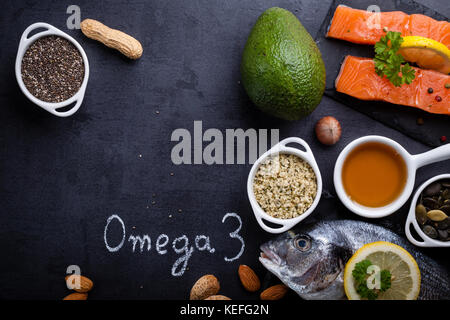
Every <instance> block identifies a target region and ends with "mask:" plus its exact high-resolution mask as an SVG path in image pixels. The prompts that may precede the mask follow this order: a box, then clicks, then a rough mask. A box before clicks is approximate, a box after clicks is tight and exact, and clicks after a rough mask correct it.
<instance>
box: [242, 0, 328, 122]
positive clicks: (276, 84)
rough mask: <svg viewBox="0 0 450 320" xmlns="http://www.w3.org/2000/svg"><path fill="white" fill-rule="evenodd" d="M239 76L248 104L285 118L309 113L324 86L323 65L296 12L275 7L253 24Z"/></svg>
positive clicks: (298, 116)
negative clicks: (250, 103)
mask: <svg viewBox="0 0 450 320" xmlns="http://www.w3.org/2000/svg"><path fill="white" fill-rule="evenodd" d="M241 76H242V84H243V86H244V88H245V91H246V92H247V94H248V96H249V97H250V99H251V100H252V101H253V103H254V104H255V105H256V106H257V107H259V108H260V109H261V110H262V111H264V112H266V113H268V114H270V115H273V116H276V117H279V118H282V119H285V120H298V119H300V118H302V117H305V116H306V115H308V114H310V113H311V112H312V111H313V110H314V109H315V108H316V107H317V105H318V104H319V102H320V100H321V99H322V95H323V92H324V90H325V65H324V63H323V60H322V56H321V54H320V51H319V49H318V48H317V46H316V43H315V42H314V40H313V39H312V37H311V35H310V34H309V33H308V31H306V29H305V28H304V27H303V25H302V24H301V23H300V21H299V20H298V19H297V17H296V16H294V15H293V14H292V13H291V12H289V11H287V10H285V9H281V8H276V7H275V8H270V9H268V10H266V11H265V12H264V13H263V14H261V15H260V16H259V18H258V20H257V21H256V24H255V25H254V26H253V29H252V30H251V32H250V35H249V37H248V40H247V43H246V45H245V48H244V53H243V57H242V63H241Z"/></svg>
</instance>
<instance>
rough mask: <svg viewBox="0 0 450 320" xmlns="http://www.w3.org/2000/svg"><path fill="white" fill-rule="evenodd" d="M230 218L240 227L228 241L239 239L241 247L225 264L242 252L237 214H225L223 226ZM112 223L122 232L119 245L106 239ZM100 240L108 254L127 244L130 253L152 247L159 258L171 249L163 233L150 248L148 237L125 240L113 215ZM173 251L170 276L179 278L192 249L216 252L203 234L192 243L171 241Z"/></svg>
mask: <svg viewBox="0 0 450 320" xmlns="http://www.w3.org/2000/svg"><path fill="white" fill-rule="evenodd" d="M232 218H234V219H236V220H237V222H238V223H239V226H238V228H237V229H236V230H234V231H233V232H230V233H229V236H230V238H231V239H237V240H239V242H240V245H241V247H240V249H239V252H238V254H236V255H235V256H234V257H232V258H229V257H227V256H225V257H224V260H225V261H227V262H231V261H234V260H237V259H239V258H240V257H241V255H242V254H243V252H244V249H245V242H244V239H243V238H242V236H241V235H240V234H239V231H240V230H241V229H242V220H241V217H239V215H238V214H236V213H227V214H226V215H224V217H223V219H222V223H225V221H226V220H227V219H232ZM112 223H118V224H119V226H120V229H121V234H122V237H121V238H120V242H119V243H118V244H114V243H111V241H110V240H109V239H110V233H112V231H111V230H110V226H111V224H112ZM103 240H104V242H105V246H106V249H107V250H108V251H109V252H118V251H119V250H121V249H122V248H123V247H124V246H125V244H126V243H129V244H130V246H131V251H132V252H133V253H144V252H150V251H151V250H152V247H154V249H153V250H154V251H156V252H157V253H158V254H159V255H165V254H167V253H168V249H169V248H170V247H168V245H169V242H170V238H169V236H168V235H167V234H164V233H161V234H159V235H158V237H157V238H156V241H155V242H154V246H152V238H151V236H150V235H148V234H141V235H136V234H130V235H129V236H128V239H127V234H126V228H125V223H124V221H123V220H122V218H121V217H120V216H118V215H116V214H114V215H112V216H110V217H108V219H107V220H106V225H105V230H104V233H103ZM172 250H173V252H175V253H176V254H177V255H178V257H177V259H176V261H175V262H174V263H173V265H172V269H171V274H172V276H174V277H180V276H182V275H183V274H184V273H185V272H186V270H187V268H188V264H189V260H190V259H191V257H192V255H193V253H194V251H195V250H197V251H203V252H206V253H209V254H214V253H216V249H215V248H214V247H213V246H212V244H211V239H210V237H209V236H207V235H204V234H200V235H196V236H195V238H194V241H193V243H191V242H190V241H189V238H188V236H186V235H181V236H179V237H176V238H175V239H174V240H173V241H172Z"/></svg>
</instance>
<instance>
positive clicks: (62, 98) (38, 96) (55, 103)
mask: <svg viewBox="0 0 450 320" xmlns="http://www.w3.org/2000/svg"><path fill="white" fill-rule="evenodd" d="M38 30H39V31H38ZM36 31H37V33H35V34H33V35H31V36H30V34H31V33H32V32H36ZM44 39H56V40H57V41H58V42H59V43H60V45H61V43H62V45H64V48H66V47H70V48H69V49H70V50H71V52H70V51H68V50H65V51H67V52H69V54H70V53H71V54H72V56H71V55H69V54H68V53H67V52H65V53H64V54H65V59H66V60H65V61H60V60H56V62H57V63H58V64H60V65H58V64H54V65H55V66H56V67H59V68H60V69H62V70H65V68H66V65H64V63H67V69H68V70H70V71H72V69H73V68H71V66H73V65H74V64H76V62H79V63H78V65H77V68H78V69H79V70H82V71H83V72H80V73H78V74H66V75H62V76H61V77H58V74H53V73H51V74H48V73H50V72H48V73H47V74H44V75H45V77H43V72H45V70H44V69H45V68H44V67H42V68H39V63H40V61H39V59H40V58H42V57H40V55H41V56H42V54H39V53H44V54H46V55H48V56H49V57H52V56H51V55H50V53H51V52H53V51H52V50H53V48H52V47H51V46H49V47H48V48H47V47H45V48H43V45H41V44H40V43H38V42H36V41H38V40H39V41H41V42H42V41H43V40H44ZM47 42H48V43H49V42H50V41H47ZM33 44H34V47H36V48H35V50H36V52H37V53H38V54H37V55H36V56H35V57H33V56H30V55H31V54H32V53H30V54H29V53H28V52H27V50H28V49H29V48H30V47H31V48H33V47H32V46H33ZM75 49H76V50H75ZM30 50H31V49H30ZM43 50H45V51H43ZM57 54H59V52H57V51H56V55H55V56H54V57H55V59H59V58H60V56H58V55H57ZM24 56H25V57H26V58H27V59H28V60H27V61H26V62H25V63H24V66H23V65H22V63H23V60H24ZM48 56H47V57H45V58H46V59H47V60H48ZM73 56H75V57H74V58H73V59H70V58H71V57H73ZM80 56H81V59H82V60H81V59H80ZM61 57H62V56H61ZM67 58H69V59H67ZM75 58H76V59H75ZM52 59H53V58H52ZM78 60H79V61H78ZM30 61H31V63H30V64H32V63H33V61H34V62H35V65H31V66H30V67H29V69H30V70H35V71H36V77H35V78H36V79H33V75H31V76H29V73H30V72H28V70H26V72H27V73H25V78H26V79H24V74H23V72H24V71H23V69H26V68H27V65H26V63H29V62H30ZM50 62H54V61H52V60H50ZM82 67H84V68H82ZM49 70H51V69H49ZM15 73H16V79H17V83H18V84H19V87H20V89H21V90H22V92H23V93H24V95H25V96H26V97H27V98H28V99H29V100H30V101H32V102H33V103H34V104H36V105H38V106H39V107H41V108H43V109H44V110H46V111H48V112H50V113H52V114H54V115H56V116H58V117H68V116H70V115H72V114H74V113H75V112H76V111H77V110H78V109H79V108H80V106H81V103H82V102H83V98H84V93H85V91H86V86H87V82H88V79H89V62H88V59H87V56H86V53H85V52H84V50H83V48H82V47H81V45H80V44H79V43H78V42H77V41H76V40H75V39H74V38H72V37H71V36H69V35H68V34H66V33H65V32H63V31H61V30H59V29H57V28H55V27H54V26H52V25H50V24H48V23H44V22H37V23H34V24H32V25H30V26H29V27H28V28H27V29H26V30H25V31H24V32H23V34H22V37H21V39H20V43H19V48H18V51H17V56H16V65H15ZM37 78H39V79H37ZM44 78H45V79H44ZM30 79H31V80H30ZM65 79H73V83H70V82H69V83H67V82H65V81H62V80H65ZM40 81H41V82H42V84H46V85H47V86H50V85H52V84H53V85H54V86H55V87H57V89H58V90H63V89H64V90H66V92H65V94H55V93H54V92H51V90H46V88H44V90H43V89H42V88H41V87H39V84H40V83H39V82H40ZM52 82H53V83H52ZM30 83H31V84H30ZM33 84H35V85H36V88H37V89H36V90H35V92H34V93H35V94H34V95H33V94H32V93H31V92H30V90H31V88H32V87H31V86H32V85H33ZM61 88H63V89H61ZM31 91H33V90H31ZM55 92H57V91H56V90H55ZM52 93H53V94H54V99H52V97H51V94H52ZM57 93H58V92H57ZM46 94H47V95H46ZM72 104H73V106H72V107H69V106H70V105H72ZM67 109H68V110H67Z"/></svg>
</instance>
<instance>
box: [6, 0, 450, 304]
mask: <svg viewBox="0 0 450 320" xmlns="http://www.w3.org/2000/svg"><path fill="white" fill-rule="evenodd" d="M421 3H423V4H425V5H427V6H429V7H431V8H434V9H435V10H437V11H439V12H440V13H442V14H444V15H446V16H450V8H449V5H448V1H446V0H426V1H425V0H421ZM70 4H73V2H68V1H39V2H38V1H3V2H2V10H0V44H1V46H0V61H1V63H0V79H1V81H2V84H1V86H0V121H1V123H0V217H1V220H0V244H1V245H0V250H1V258H0V288H1V290H0V298H9V299H14V298H27V299H28V298H34V299H59V298H62V297H63V296H65V295H66V294H67V293H68V292H67V289H66V288H65V284H64V281H63V276H64V275H65V270H66V267H67V266H68V265H70V264H78V265H80V267H81V268H82V272H83V273H84V274H86V275H88V276H89V277H91V278H92V279H93V280H94V282H95V286H96V287H95V290H94V291H93V292H92V294H91V298H96V299H106V298H116V299H145V298H154V299H166V298H174V299H182V298H186V297H188V294H189V290H190V288H191V286H192V284H193V283H194V281H195V280H196V279H197V278H198V277H200V276H201V275H203V274H205V273H214V274H216V275H217V276H218V278H219V279H220V280H221V282H222V288H223V289H222V290H221V292H222V293H223V294H225V295H228V296H230V297H232V298H236V299H237V298H244V299H245V298H257V295H256V294H249V293H246V292H245V291H244V290H243V289H242V288H241V287H240V284H239V280H238V278H237V267H238V265H239V264H248V265H250V266H252V267H254V268H255V270H256V271H257V273H258V274H259V275H260V276H261V277H263V278H264V275H265V274H266V272H265V270H264V269H263V268H262V267H261V266H260V264H259V262H258V261H257V256H258V252H259V250H258V246H259V244H261V243H262V242H263V241H265V240H267V239H269V238H270V237H271V235H269V234H267V233H265V232H263V231H262V230H261V229H260V228H259V227H258V226H257V224H256V222H255V219H254V217H253V214H252V212H251V209H250V206H249V203H248V200H247V195H246V180H247V175H248V172H249V169H250V166H249V165H232V166H231V165H230V166H225V165H213V166H207V165H195V166H194V165H182V166H175V165H173V164H172V162H171V160H170V152H171V148H172V147H173V145H174V144H173V143H171V142H170V135H171V133H172V131H173V130H174V129H176V128H187V129H189V130H192V129H193V121H194V120H202V121H203V127H204V129H206V128H219V129H220V130H225V129H226V128H243V129H247V128H279V129H280V138H286V137H289V136H299V137H302V138H304V139H305V140H306V141H307V142H308V143H310V146H311V148H312V150H313V152H314V153H315V156H316V158H317V162H318V164H319V167H320V169H321V172H322V177H323V180H324V181H323V182H324V190H325V191H326V193H327V194H329V195H330V196H331V197H330V196H328V197H323V198H322V199H323V200H322V201H321V203H320V205H319V207H318V208H317V210H316V212H315V213H314V214H313V215H312V216H311V217H310V218H308V220H314V219H330V218H336V217H338V218H356V216H354V215H352V214H351V213H349V212H347V211H346V210H345V209H344V208H343V207H342V205H340V204H339V202H338V201H336V199H335V198H333V195H335V192H334V187H333V183H332V172H333V166H334V162H335V160H336V158H337V156H338V154H339V152H340V151H341V150H342V148H343V147H344V146H345V145H346V144H347V143H349V142H350V141H351V140H353V139H355V138H357V137H360V136H363V135H367V134H380V135H385V136H387V137H390V138H393V139H395V140H397V141H398V142H400V143H401V144H402V145H403V146H404V147H405V148H406V149H407V150H408V151H410V152H411V153H419V152H424V151H427V150H428V149H429V148H428V147H426V146H425V145H422V144H421V143H418V142H416V141H413V140H411V139H410V138H408V137H406V136H405V135H403V134H402V133H399V132H398V131H395V130H393V129H391V128H388V127H386V126H384V125H383V124H380V123H378V122H375V121H373V120H372V119H370V118H369V117H366V116H365V115H363V114H360V113H358V112H355V111H354V110H353V109H350V108H348V107H346V106H344V105H342V104H339V103H338V102H335V101H333V100H331V99H329V98H327V97H324V98H323V100H322V102H321V104H320V105H319V107H318V108H317V109H316V111H315V112H314V113H313V114H312V115H310V116H309V117H307V118H305V119H303V120H301V121H297V122H284V121H281V120H276V119H273V118H269V117H267V116H265V115H263V114H261V113H260V112H259V111H257V110H256V109H255V108H254V107H253V106H252V104H251V103H250V102H249V100H248V98H247V97H246V95H245V93H244V91H243V89H242V87H241V85H240V83H239V80H240V74H239V64H240V58H241V53H242V50H243V47H244V44H245V41H246V38H247V35H248V33H249V31H250V29H251V27H252V25H253V24H254V22H255V21H256V19H257V17H258V16H259V15H260V14H261V13H262V12H263V11H264V10H265V9H267V8H269V7H272V6H275V5H277V6H280V7H283V8H286V9H288V10H290V11H292V12H293V13H294V14H295V15H296V16H297V17H298V18H299V19H300V20H301V22H302V23H303V24H304V26H305V27H306V28H307V30H308V31H309V32H310V33H311V34H312V35H313V36H314V35H315V34H316V33H317V31H318V30H319V28H320V26H321V23H322V21H323V19H324V18H325V16H326V14H327V11H328V8H329V6H330V4H331V1H312V0H311V1H306V0H305V1H298V0H296V1H294V0H290V1H289V0H284V1H269V0H264V1H263V0H259V1H241V0H227V1H218V0H203V1H200V0H198V1H197V0H189V1H185V0H178V1H175V0H170V1H114V2H106V1H95V2H94V1H79V2H78V3H77V4H78V5H79V6H80V7H81V13H82V19H84V18H88V17H89V18H94V19H98V20H101V21H103V22H104V23H105V24H107V25H109V26H111V27H115V28H119V29H121V30H123V31H126V32H129V33H130V34H132V35H134V36H135V37H136V38H137V39H139V40H140V41H141V42H142V44H143V47H144V55H143V57H142V58H141V59H140V60H138V61H135V62H132V61H128V60H127V59H126V58H124V57H122V56H121V55H120V54H118V53H116V52H114V51H112V50H110V49H108V48H105V47H104V46H102V45H100V44H99V43H97V42H94V41H92V40H90V39H87V38H85V37H84V36H83V35H82V34H81V32H80V31H78V30H67V28H66V19H67V17H68V15H66V13H65V12H66V8H67V6H68V5H70ZM381 7H382V8H383V6H381ZM37 21H44V22H48V23H50V24H53V25H54V26H56V27H57V28H61V29H62V30H63V31H66V32H67V33H69V34H70V35H72V36H73V37H74V38H75V39H77V40H78V41H79V42H80V44H81V45H82V46H83V48H84V49H85V51H86V53H87V55H88V58H89V62H90V67H91V73H90V79H89V83H88V88H87V92H86V97H85V100H84V103H83V105H82V107H81V109H80V110H79V111H78V112H77V113H76V114H75V115H74V116H73V117H70V118H67V119H61V118H56V117H54V116H52V115H50V114H49V113H46V112H45V111H43V110H41V109H40V108H38V107H36V106H34V105H32V104H31V103H30V102H28V100H26V98H25V97H24V96H23V95H22V93H21V92H20V90H19V87H18V85H17V83H16V80H15V77H14V61H15V55H16V50H17V46H18V41H19V39H20V36H21V34H22V32H23V30H24V29H25V28H26V27H27V26H28V25H30V24H31V23H34V22H37ZM322 54H323V55H327V54H335V53H334V52H332V53H330V52H323V53H322ZM156 111H159V114H157V113H156ZM325 115H333V116H335V117H337V118H338V119H339V120H340V122H341V125H342V127H343V136H342V139H341V141H340V142H339V143H338V144H337V145H335V146H333V147H324V146H322V145H320V144H319V143H318V142H317V140H316V139H315V137H314V134H313V127H314V124H315V122H316V121H317V120H318V119H320V118H321V117H323V116H325ZM140 154H141V155H142V157H139V155H140ZM449 164H450V162H449V161H446V162H441V163H438V164H434V165H431V166H429V167H427V168H423V169H420V170H419V171H418V173H417V184H419V183H421V182H423V181H424V180H426V179H428V178H430V177H432V176H434V175H436V174H440V173H444V172H448V171H449V169H448V167H449ZM171 172H173V173H174V175H173V176H171V175H170V173H171ZM152 194H155V195H156V196H155V197H154V198H153V197H152ZM153 200H154V201H156V204H154V205H152V204H151V202H152V201H153ZM408 206H409V204H408V203H407V204H406V205H405V206H404V207H403V208H402V209H401V210H400V211H399V212H397V213H396V214H395V215H393V216H391V217H390V218H387V219H382V220H377V221H376V222H377V223H380V224H382V225H385V226H388V227H390V228H393V229H394V230H396V231H397V232H400V233H403V224H404V221H405V218H406V212H407V209H408ZM147 207H149V208H148V209H147ZM179 208H181V209H182V210H183V211H182V213H178V211H177V210H178V209H179ZM227 212H236V213H238V214H240V215H241V217H242V220H243V228H242V231H241V234H242V235H243V237H244V238H245V240H246V251H245V253H244V255H243V256H242V258H241V259H240V260H238V261H234V262H232V263H225V262H224V261H223V256H224V255H228V256H232V255H234V254H235V252H236V250H239V243H238V242H237V241H236V240H230V239H229V237H228V233H229V232H231V231H233V230H234V229H235V227H236V224H235V223H232V222H231V220H230V221H228V222H227V223H226V224H222V223H221V219H222V217H223V215H224V214H225V213H227ZM112 214H119V215H120V216H121V217H122V219H123V220H124V222H125V224H126V226H127V234H129V233H130V232H132V233H136V234H147V233H148V234H149V235H151V237H152V239H153V240H154V239H156V237H157V235H159V234H160V233H166V234H168V235H169V236H170V237H171V240H172V239H173V238H174V237H177V236H180V235H182V234H186V235H188V236H189V238H190V240H191V241H193V237H194V236H195V235H196V234H206V235H210V236H211V240H212V243H213V246H214V247H215V248H216V253H215V254H214V255H209V254H205V253H199V252H194V254H193V256H192V258H191V260H190V263H189V270H188V271H187V272H186V273H185V274H184V276H182V277H181V278H173V277H171V276H170V269H171V266H172V264H173V262H174V261H175V260H176V258H177V256H176V255H175V254H174V253H173V252H172V251H171V250H169V251H170V253H169V254H167V255H164V256H160V255H157V254H156V253H155V251H154V248H153V249H152V250H151V252H149V253H143V254H140V253H132V252H131V250H130V248H129V246H127V247H126V248H123V249H122V250H121V251H120V252H118V253H109V252H108V251H107V250H106V248H105V246H104V243H103V230H104V227H105V223H106V219H107V218H108V216H110V215H112ZM169 215H172V216H173V217H172V218H169ZM133 226H135V227H136V228H135V229H134V230H133V229H132V227H133ZM426 251H427V252H428V253H429V254H431V255H432V256H434V257H436V258H442V255H443V252H446V250H443V249H431V250H426Z"/></svg>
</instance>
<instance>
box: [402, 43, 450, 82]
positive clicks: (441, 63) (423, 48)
mask: <svg viewBox="0 0 450 320" xmlns="http://www.w3.org/2000/svg"><path fill="white" fill-rule="evenodd" d="M398 53H400V54H401V55H402V56H403V58H404V59H405V60H406V61H408V62H414V63H416V64H417V65H418V66H419V67H421V68H423V69H431V70H436V71H439V72H442V73H445V74H449V73H450V49H448V48H447V47H446V46H445V45H444V44H442V43H440V42H438V41H435V40H433V39H429V38H424V37H418V36H409V37H403V43H402V44H401V46H400V49H399V51H398Z"/></svg>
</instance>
